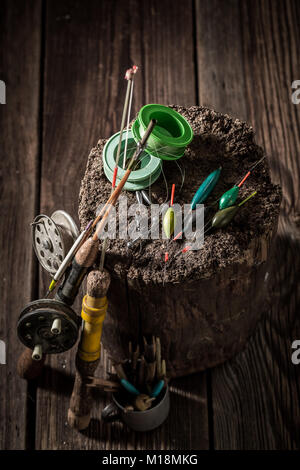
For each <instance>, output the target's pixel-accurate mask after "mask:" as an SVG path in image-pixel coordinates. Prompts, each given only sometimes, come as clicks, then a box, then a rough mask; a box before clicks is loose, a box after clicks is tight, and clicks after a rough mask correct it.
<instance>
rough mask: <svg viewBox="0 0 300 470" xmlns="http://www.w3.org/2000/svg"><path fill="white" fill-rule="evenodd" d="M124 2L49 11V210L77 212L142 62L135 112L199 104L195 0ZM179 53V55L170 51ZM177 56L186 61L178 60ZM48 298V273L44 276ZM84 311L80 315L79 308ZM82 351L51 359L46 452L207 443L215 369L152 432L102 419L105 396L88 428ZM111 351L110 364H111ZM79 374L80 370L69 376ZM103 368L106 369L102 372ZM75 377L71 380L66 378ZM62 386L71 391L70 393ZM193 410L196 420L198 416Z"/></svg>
mask: <svg viewBox="0 0 300 470" xmlns="http://www.w3.org/2000/svg"><path fill="white" fill-rule="evenodd" d="M188 4H189V8H187V5H186V4H181V3H178V6H177V8H176V10H175V9H174V6H173V2H171V1H155V2H151V4H150V3H149V2H138V1H131V2H130V3H129V5H128V7H127V8H123V7H122V8H121V9H119V10H118V9H117V8H116V7H117V6H118V5H120V3H119V4H118V3H117V4H115V3H114V2H109V1H105V2H94V1H90V2H88V3H87V4H85V5H84V7H83V3H82V2H78V1H77V2H74V1H72V2H67V1H63V2H62V1H51V2H49V3H48V7H47V12H46V67H45V98H44V126H43V127H44V151H43V163H42V188H41V210H42V211H43V212H46V213H51V211H53V210H54V209H58V208H64V209H65V210H67V211H69V212H70V213H71V214H72V215H73V216H75V217H76V213H77V200H78V191H79V186H80V179H81V178H82V176H83V173H84V168H85V164H86V158H87V155H88V152H89V150H90V148H91V146H92V145H95V144H96V142H97V140H98V138H99V137H109V136H110V135H111V134H112V133H113V132H116V131H117V130H118V129H119V126H120V118H121V112H122V106H123V100H124V95H125V82H124V81H123V75H124V71H125V70H126V68H128V66H129V65H131V64H132V63H137V64H138V65H139V66H140V67H141V69H140V71H139V74H138V76H137V78H136V81H135V94H134V112H136V111H138V109H139V107H140V106H141V105H143V104H145V103H148V102H152V101H154V102H155V101H156V102H162V103H167V104H168V103H171V102H178V103H179V104H183V105H189V104H193V103H195V81H194V66H193V27H192V26H193V24H192V8H191V6H192V2H188ZM170 50H172V51H173V52H172V53H171V54H170ZM174 58H176V59H177V61H178V63H179V64H180V65H179V66H177V67H173V63H174ZM42 284H43V288H42V289H41V292H40V294H41V295H43V294H44V291H45V288H46V280H45V278H43V282H42ZM76 305H77V311H78V313H79V305H78V303H77V304H76ZM74 358H75V349H74V350H72V351H71V352H70V353H68V354H65V355H63V356H58V357H52V358H51V360H49V359H48V362H49V363H50V364H51V367H52V370H50V369H49V368H48V369H46V370H45V372H44V375H43V379H42V381H41V383H40V386H41V389H40V390H39V391H38V408H37V439H36V447H37V448H38V449H50V448H51V449H68V448H69V449H91V448H93V449H105V448H106V449H114V448H116V449H134V448H147V449H152V448H157V449H161V448H165V449H173V448H177V449H190V448H193V449H201V448H207V447H208V424H207V421H208V419H207V406H206V403H207V402H206V376H205V374H199V375H197V376H193V377H189V378H187V379H182V380H180V381H176V382H175V383H174V387H175V389H174V393H173V397H172V414H171V416H170V418H169V420H168V421H167V423H166V424H165V426H163V427H162V428H161V429H159V430H157V431H155V432H153V433H149V434H146V435H137V434H135V433H133V432H129V431H128V430H127V429H126V428H124V427H123V426H122V425H120V423H115V424H112V425H109V426H103V424H102V423H101V422H100V414H101V409H102V407H103V406H104V405H105V403H106V402H107V398H106V397H105V398H103V397H101V396H100V395H99V396H97V400H96V401H95V407H94V411H93V415H94V418H93V420H92V423H91V426H90V428H89V430H88V431H87V432H85V433H81V434H79V433H77V432H76V431H73V430H72V429H70V428H69V427H68V426H67V424H66V421H67V420H66V417H67V409H68V405H69V398H70V394H71V388H72V374H74ZM107 367H108V365H107V360H106V357H105V356H103V357H102V368H103V369H104V371H105V369H107ZM70 374H71V375H70ZM100 374H101V370H98V371H97V375H100ZM66 384H68V386H67V385H66ZM61 392H62V393H61ZM194 414H197V420H195V421H192V417H193V416H194Z"/></svg>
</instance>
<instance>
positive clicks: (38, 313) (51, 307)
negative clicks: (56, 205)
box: [17, 210, 81, 361]
mask: <svg viewBox="0 0 300 470" xmlns="http://www.w3.org/2000/svg"><path fill="white" fill-rule="evenodd" d="M31 226H32V243H33V248H34V251H35V253H36V256H37V258H38V260H39V263H40V264H41V266H42V267H43V268H44V269H45V270H46V271H47V272H48V273H49V274H51V275H52V276H53V275H54V274H55V273H56V271H57V270H58V268H59V266H60V264H61V263H62V261H63V260H64V258H65V256H66V254H67V253H68V251H69V249H70V248H71V246H72V245H73V243H74V241H75V240H76V239H77V237H78V236H79V230H78V227H77V225H76V223H75V222H74V220H73V219H72V217H71V216H70V215H69V214H68V213H67V212H65V211H62V210H58V211H55V212H54V213H53V214H52V215H51V217H48V216H47V215H44V214H41V215H38V216H37V217H36V218H35V219H34V221H33V223H32V224H31ZM69 300H70V302H69V303H70V304H71V303H73V301H74V298H70V299H69ZM80 325H81V319H80V317H79V316H78V315H76V313H75V312H74V310H73V309H72V308H71V307H70V305H67V303H65V302H62V300H61V299H60V298H59V296H58V295H56V298H55V299H39V300H34V301H33V302H30V303H29V304H27V305H26V307H25V308H24V309H23V310H22V312H21V314H20V317H19V320H18V324H17V333H18V337H19V339H20V341H21V342H22V343H23V344H24V345H25V346H26V347H27V348H30V349H32V350H33V354H32V359H34V360H36V361H39V360H41V359H42V356H43V354H60V353H63V352H65V351H67V350H69V349H71V348H72V347H73V346H74V344H75V343H76V341H77V338H78V334H79V328H80Z"/></svg>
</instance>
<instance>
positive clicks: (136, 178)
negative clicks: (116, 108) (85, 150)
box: [102, 131, 162, 191]
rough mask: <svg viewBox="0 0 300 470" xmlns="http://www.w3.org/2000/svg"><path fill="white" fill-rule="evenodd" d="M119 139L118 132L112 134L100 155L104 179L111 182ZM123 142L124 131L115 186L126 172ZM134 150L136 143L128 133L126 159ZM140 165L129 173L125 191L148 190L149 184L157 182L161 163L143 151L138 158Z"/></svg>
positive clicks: (123, 138)
mask: <svg viewBox="0 0 300 470" xmlns="http://www.w3.org/2000/svg"><path fill="white" fill-rule="evenodd" d="M119 139H120V132H117V133H116V134H114V135H113V136H112V137H110V139H109V140H108V141H107V142H106V144H105V146H104V149H103V153H102V161H103V169H104V173H105V176H106V178H107V179H108V180H109V181H110V182H112V179H113V174H114V169H115V166H116V158H117V151H118V145H119ZM125 140H126V131H125V132H123V135H122V142H121V154H120V160H119V165H118V166H119V168H118V174H117V180H116V185H118V184H119V182H120V180H121V179H122V178H123V176H124V174H125V172H126V170H123V168H122V167H123V152H124V148H125ZM135 149H136V142H135V140H134V138H133V135H132V132H131V131H128V143H127V155H126V159H127V160H128V159H130V158H131V157H132V155H133V154H134V151H135ZM139 160H140V163H138V166H139V168H138V170H134V171H132V172H131V173H130V175H129V178H128V180H127V182H126V183H125V185H124V189H126V190H127V191H138V190H141V189H145V188H148V186H149V185H150V183H151V184H152V183H154V181H156V180H157V178H158V177H159V175H160V173H161V167H162V165H161V161H160V160H159V159H158V158H156V157H154V156H153V155H151V154H149V153H146V152H145V151H144V152H143V153H142V155H141V156H140V158H139Z"/></svg>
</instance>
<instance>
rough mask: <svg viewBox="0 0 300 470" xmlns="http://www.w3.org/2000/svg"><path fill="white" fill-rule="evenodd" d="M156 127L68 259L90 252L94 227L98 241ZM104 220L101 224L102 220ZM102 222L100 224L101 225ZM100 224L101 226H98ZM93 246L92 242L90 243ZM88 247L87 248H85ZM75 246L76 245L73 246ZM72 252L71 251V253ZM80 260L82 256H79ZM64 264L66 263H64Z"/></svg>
mask: <svg viewBox="0 0 300 470" xmlns="http://www.w3.org/2000/svg"><path fill="white" fill-rule="evenodd" d="M155 125H156V120H154V119H152V120H151V121H150V123H149V125H148V128H147V130H146V132H145V133H144V135H143V137H142V139H141V141H140V142H138V143H137V146H136V150H135V152H134V154H133V156H132V157H131V159H130V162H129V165H128V168H127V171H126V173H125V174H124V176H123V178H122V179H121V181H120V183H119V184H118V186H117V187H116V189H115V190H114V191H113V193H112V194H111V195H110V197H109V198H108V200H107V202H106V203H105V205H104V206H103V207H102V209H101V211H100V212H99V214H98V215H97V217H96V218H95V219H94V221H93V222H92V223H91V224H89V226H88V228H87V229H86V230H85V232H84V235H83V236H82V239H81V243H80V244H78V246H77V250H76V251H75V252H74V249H73V247H72V248H71V250H72V256H71V255H70V256H69V253H68V254H67V257H68V259H70V261H71V259H72V258H73V257H74V255H75V254H76V255H78V252H79V250H82V251H84V249H87V250H90V248H91V247H89V246H88V245H86V243H87V242H88V241H89V240H91V239H89V238H88V237H89V235H90V234H91V233H92V230H93V228H94V227H96V226H97V229H96V232H95V234H94V236H93V237H92V240H93V241H94V242H95V241H96V240H98V235H99V234H100V232H101V230H102V229H103V228H104V226H105V224H106V220H107V218H108V216H109V214H110V212H111V210H112V207H113V206H115V204H116V203H117V200H118V198H119V196H120V193H121V191H122V189H123V187H124V185H125V183H126V181H127V180H128V178H129V175H130V173H131V171H132V167H133V165H134V163H135V162H136V161H137V160H138V159H139V157H140V156H141V154H142V153H143V151H144V148H145V146H146V144H147V140H148V138H149V136H150V134H151V132H152V131H153V129H154V126H155ZM101 218H102V220H101V222H100V219H101ZM99 222H100V223H99ZM98 223H99V225H98ZM90 244H91V242H90ZM85 245H86V246H85ZM73 246H74V245H73ZM71 250H70V251H71ZM85 256H86V253H85ZM78 258H80V255H78ZM63 263H64V262H63ZM64 264H65V267H64V270H61V272H60V277H59V278H58V277H57V276H56V279H54V278H53V279H52V281H51V284H50V286H49V289H48V292H47V294H46V296H48V295H49V293H50V292H51V291H52V290H53V289H54V288H55V286H56V284H57V282H58V281H59V280H60V279H61V277H62V276H63V274H64V273H65V271H66V269H67V267H68V265H69V264H70V262H69V263H68V264H67V263H64Z"/></svg>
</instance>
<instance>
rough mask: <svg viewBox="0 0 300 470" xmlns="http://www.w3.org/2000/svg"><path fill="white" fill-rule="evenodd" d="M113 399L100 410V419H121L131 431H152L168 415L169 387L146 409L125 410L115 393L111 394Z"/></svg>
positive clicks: (106, 420)
mask: <svg viewBox="0 0 300 470" xmlns="http://www.w3.org/2000/svg"><path fill="white" fill-rule="evenodd" d="M112 398H113V401H112V402H111V403H109V404H108V405H107V406H106V407H105V408H104V409H103V410H102V414H101V416H102V419H103V421H105V422H112V421H118V420H122V421H123V422H124V423H126V424H127V426H129V427H130V428H131V429H132V430H133V431H140V432H145V431H152V430H153V429H155V428H158V426H160V425H161V424H162V423H163V422H164V421H165V420H166V419H167V417H168V414H169V411H170V393H169V387H168V386H166V388H165V389H164V390H163V391H162V392H161V398H160V400H159V402H158V403H157V404H156V405H155V406H153V407H152V408H149V410H146V411H127V410H125V408H124V406H122V405H121V404H120V403H119V401H118V397H117V395H116V394H113V396H112Z"/></svg>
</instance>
